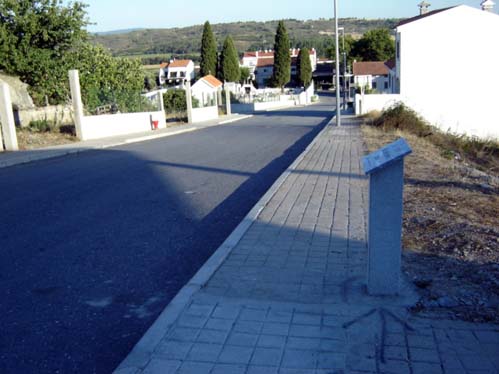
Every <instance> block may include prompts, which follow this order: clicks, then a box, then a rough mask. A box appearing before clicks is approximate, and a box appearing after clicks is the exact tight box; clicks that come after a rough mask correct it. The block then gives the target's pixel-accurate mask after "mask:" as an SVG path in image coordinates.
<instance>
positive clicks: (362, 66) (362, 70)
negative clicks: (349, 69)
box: [353, 61, 389, 75]
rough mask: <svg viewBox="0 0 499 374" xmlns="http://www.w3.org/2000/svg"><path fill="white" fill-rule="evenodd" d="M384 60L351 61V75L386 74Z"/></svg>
mask: <svg viewBox="0 0 499 374" xmlns="http://www.w3.org/2000/svg"><path fill="white" fill-rule="evenodd" d="M388 73H389V70H388V66H386V64H385V62H384V61H361V62H354V63H353V75H388Z"/></svg>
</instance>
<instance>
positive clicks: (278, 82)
mask: <svg viewBox="0 0 499 374" xmlns="http://www.w3.org/2000/svg"><path fill="white" fill-rule="evenodd" d="M289 48H290V43H289V37H288V32H287V30H286V26H285V25H284V21H279V24H278V25H277V31H276V35H275V43H274V72H273V76H272V82H273V84H274V85H275V86H276V87H280V88H281V89H282V88H283V87H284V86H285V85H286V84H287V83H288V82H289V81H290V80H291V55H290V53H289Z"/></svg>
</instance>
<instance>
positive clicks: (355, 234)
mask: <svg viewBox="0 0 499 374" xmlns="http://www.w3.org/2000/svg"><path fill="white" fill-rule="evenodd" d="M354 122H355V120H354V119H351V118H350V119H349V118H346V119H345V121H344V124H345V125H344V126H343V127H341V128H336V127H331V126H328V127H327V128H326V129H325V130H324V131H323V132H322V133H321V134H320V135H319V136H318V137H317V138H316V139H315V141H314V142H313V143H312V144H311V146H310V147H309V148H308V149H307V150H306V151H305V152H304V154H303V155H302V157H300V159H299V160H298V161H297V162H296V163H295V164H294V165H293V167H292V168H291V170H290V172H289V173H288V174H287V175H286V176H284V177H283V178H282V179H281V180H279V181H278V182H276V183H277V184H276V187H275V188H273V190H272V191H271V192H269V194H268V195H267V196H266V197H264V201H263V203H261V205H260V206H257V207H256V208H255V209H254V210H253V211H252V213H250V216H249V218H248V219H246V220H245V221H243V223H242V224H241V226H240V227H239V228H238V229H236V231H235V232H234V234H233V235H231V237H229V238H228V239H227V241H226V242H225V243H224V245H222V247H221V248H220V249H219V250H218V251H217V253H215V254H214V256H213V257H212V258H211V259H210V260H209V261H208V262H207V263H206V264H205V266H204V267H203V268H202V269H201V270H200V271H199V272H198V274H197V275H196V276H195V277H194V278H193V280H191V282H190V283H189V284H188V285H187V286H186V287H184V288H183V289H182V290H181V292H180V293H179V294H178V295H177V297H176V298H175V299H174V300H173V301H172V302H171V303H170V305H169V306H168V307H167V308H166V309H165V311H164V312H163V313H162V315H161V316H160V317H159V319H158V320H157V322H156V323H155V324H154V325H153V326H152V327H151V329H150V330H149V331H148V332H147V333H146V335H145V336H144V337H143V339H142V340H141V341H140V342H139V343H138V344H137V345H136V347H135V348H134V350H133V351H132V353H131V354H130V355H129V356H128V357H127V359H126V360H125V361H124V362H123V363H122V364H121V365H120V367H119V368H118V369H117V370H116V373H119V374H124V373H161V374H168V373H176V374H181V373H182V374H187V373H192V374H204V373H211V374H221V373H227V374H239V373H241V374H242V373H245V374H253V373H258V374H267V373H280V374H319V373H321V374H325V373H329V374H340V373H342V374H345V373H350V374H356V373H394V374H404V373H410V374H419V373H421V374H423V373H424V374H431V373H439V374H443V373H452V374H458V373H469V374H478V373H483V374H484V373H497V372H498V369H499V329H498V326H495V325H479V324H472V323H464V322H459V321H447V320H431V319H421V318H416V317H414V316H412V315H411V314H409V313H408V312H407V305H410V304H411V303H413V302H414V300H415V294H414V293H413V291H412V289H411V288H410V287H409V286H406V287H404V292H403V296H401V297H387V298H375V297H369V296H368V295H366V294H365V291H364V289H365V287H364V277H365V272H366V258H367V246H366V213H367V212H366V207H367V204H366V199H367V179H366V178H365V177H364V176H363V174H362V170H361V163H360V158H361V156H362V155H363V143H362V140H361V137H360V129H359V128H358V127H357V126H355V125H354ZM253 218H255V219H254V220H253Z"/></svg>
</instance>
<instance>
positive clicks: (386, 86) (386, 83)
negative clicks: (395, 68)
mask: <svg viewBox="0 0 499 374" xmlns="http://www.w3.org/2000/svg"><path fill="white" fill-rule="evenodd" d="M387 89H388V82H387V81H385V90H387Z"/></svg>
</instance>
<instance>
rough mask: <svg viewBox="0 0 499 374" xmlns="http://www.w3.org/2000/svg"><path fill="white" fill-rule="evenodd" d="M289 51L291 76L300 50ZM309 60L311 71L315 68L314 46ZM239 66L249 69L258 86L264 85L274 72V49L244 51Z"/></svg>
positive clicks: (294, 72)
mask: <svg viewBox="0 0 499 374" xmlns="http://www.w3.org/2000/svg"><path fill="white" fill-rule="evenodd" d="M289 53H290V55H291V77H293V76H295V75H296V73H297V72H296V66H297V64H296V63H297V60H298V54H299V53H300V50H299V49H296V48H292V49H290V50H289ZM310 62H311V64H312V71H315V70H316V69H317V51H316V50H315V49H314V48H312V49H311V50H310ZM241 66H242V67H246V68H248V69H249V70H250V74H251V79H252V80H253V81H255V82H256V84H257V85H258V87H266V86H267V85H268V82H269V80H270V79H271V78H272V74H273V72H274V51H272V50H266V51H255V52H245V53H244V55H243V59H242V61H241Z"/></svg>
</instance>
